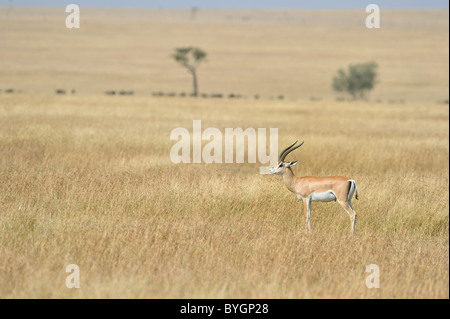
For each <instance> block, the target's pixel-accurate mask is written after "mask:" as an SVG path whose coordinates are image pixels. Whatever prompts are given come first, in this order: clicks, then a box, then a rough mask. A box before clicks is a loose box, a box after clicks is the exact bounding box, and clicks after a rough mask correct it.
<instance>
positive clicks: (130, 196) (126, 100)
mask: <svg viewBox="0 0 450 319" xmlns="http://www.w3.org/2000/svg"><path fill="white" fill-rule="evenodd" d="M63 9H64V8H63ZM63 9H61V10H60V11H61V12H62V15H61V13H59V11H58V10H56V9H30V8H21V9H19V8H12V9H11V8H0V15H1V17H2V18H1V19H0V40H1V42H0V43H1V44H0V57H1V59H0V75H1V77H0V88H1V89H2V91H1V92H0V297H1V298H449V109H448V104H445V103H443V102H442V101H444V100H448V85H449V81H448V11H398V12H397V11H395V12H394V11H393V12H386V14H385V15H384V17H385V20H382V23H384V24H382V28H381V29H379V30H371V31H370V32H372V31H374V33H370V32H369V31H368V30H367V29H366V28H365V27H364V25H363V24H362V25H360V23H364V19H365V14H364V12H363V14H362V16H360V13H358V12H354V11H342V12H341V11H335V12H333V11H326V12H325V11H324V12H302V11H300V12H296V11H292V12H291V11H274V12H270V11H256V12H254V11H209V12H203V11H202V10H200V12H199V13H198V16H197V17H196V19H195V20H190V15H189V11H183V10H174V11H165V10H140V11H137V10H122V11H115V10H106V11H101V10H100V9H91V10H86V13H83V12H82V25H81V28H80V29H79V30H67V29H66V28H65V26H64V20H65V13H64V10H63ZM83 14H85V15H86V16H85V20H83ZM60 15H61V16H60ZM382 19H383V18H382ZM383 21H384V22H383ZM377 32H378V33H377ZM184 45H197V46H199V47H201V48H203V49H204V50H205V51H207V53H208V54H209V56H208V62H207V63H205V64H204V65H202V66H201V67H200V69H199V81H200V91H201V92H207V93H214V92H219V93H224V94H228V93H231V92H233V93H238V94H242V95H246V96H247V97H244V98H240V99H230V98H221V99H219V98H215V99H212V98H201V97H199V98H193V97H184V98H183V97H153V96H152V95H151V92H154V91H163V92H169V91H173V92H181V91H185V92H189V90H190V78H189V75H188V74H186V73H185V72H183V70H182V69H181V68H180V67H179V66H177V65H176V63H175V62H174V61H173V60H172V59H171V57H170V54H171V53H172V51H173V48H175V47H179V46H184ZM370 60H375V61H376V62H377V63H378V64H379V65H380V68H379V83H378V84H377V86H376V89H375V90H374V91H373V92H371V94H370V100H369V101H336V95H335V94H334V93H333V92H332V91H331V88H330V83H331V77H332V75H333V74H334V73H335V72H336V69H337V68H339V67H344V66H346V65H347V64H348V63H353V62H365V61H370ZM9 87H11V88H14V90H15V93H6V92H4V90H5V89H6V88H9ZM57 88H63V89H66V90H68V91H70V90H71V89H75V90H76V93H75V94H65V95H56V94H54V90H55V89H57ZM109 89H115V90H119V89H127V90H133V91H134V92H135V94H134V95H132V96H120V95H119V96H118V95H116V96H106V95H104V94H103V92H104V91H105V90H109ZM254 94H259V95H260V99H254V98H253V95H254ZM280 94H282V95H284V99H282V100H280V99H276V98H272V97H275V96H278V95H280ZM312 96H314V99H311V97H312ZM192 120H202V127H203V128H207V127H215V128H218V129H219V130H221V131H222V132H223V131H224V129H225V128H227V127H231V128H237V127H242V128H248V127H252V128H271V127H274V128H278V134H279V149H281V148H283V147H285V146H287V145H288V144H290V143H292V142H293V141H295V140H297V139H300V140H305V144H304V145H303V146H302V147H301V148H300V149H298V150H296V151H295V152H293V153H291V154H290V155H289V156H288V158H287V159H292V160H298V161H299V162H298V164H297V165H296V166H294V167H293V170H294V172H295V174H296V175H297V176H305V175H319V176H325V175H336V174H339V175H346V176H349V177H351V178H353V179H355V180H356V181H357V184H358V193H359V200H353V206H354V208H355V210H356V211H357V212H358V220H357V224H356V236H354V237H350V221H349V218H348V216H347V214H346V213H345V212H344V211H343V210H342V208H341V207H340V206H339V205H338V204H337V203H334V202H332V203H313V208H312V217H311V227H312V233H310V234H307V233H306V232H305V224H304V223H305V221H304V217H303V211H302V206H303V205H302V203H301V202H299V201H298V200H297V199H296V197H295V196H294V195H293V194H292V193H290V192H289V191H288V190H287V189H286V188H285V186H284V185H283V184H282V181H281V179H280V177H278V176H271V175H260V174H258V172H259V166H260V165H259V164H173V163H172V162H171V160H170V156H169V154H170V149H171V147H172V146H173V144H174V143H175V142H174V141H171V140H170V139H169V136H170V132H171V131H172V130H173V129H174V128H176V127H185V128H187V129H188V130H189V131H192ZM68 264H77V265H78V266H79V267H80V273H81V283H80V285H81V288H80V289H67V288H66V285H65V280H66V277H67V275H68V273H66V272H65V270H66V266H67V265H68ZM370 264H376V265H378V266H379V268H380V288H379V289H368V288H367V287H366V284H365V282H366V277H367V276H368V273H366V272H365V270H366V266H367V265H370Z"/></svg>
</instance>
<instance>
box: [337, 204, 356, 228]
mask: <svg viewBox="0 0 450 319" xmlns="http://www.w3.org/2000/svg"><path fill="white" fill-rule="evenodd" d="M338 203H339V204H340V205H341V206H342V208H343V209H344V210H345V211H346V213H347V214H348V216H349V217H350V223H351V226H352V236H353V235H354V234H355V224H356V212H355V210H354V209H353V207H352V204H351V202H350V200H348V201H342V200H338Z"/></svg>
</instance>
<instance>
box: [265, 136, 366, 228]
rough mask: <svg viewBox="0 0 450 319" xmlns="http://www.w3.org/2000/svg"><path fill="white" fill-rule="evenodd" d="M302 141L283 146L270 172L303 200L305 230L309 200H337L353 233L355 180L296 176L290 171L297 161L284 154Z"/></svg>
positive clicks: (308, 220)
mask: <svg viewBox="0 0 450 319" xmlns="http://www.w3.org/2000/svg"><path fill="white" fill-rule="evenodd" d="M303 143H304V142H302V143H301V144H299V145H297V146H296V147H293V146H294V145H295V144H297V141H296V142H295V143H294V144H292V145H291V146H289V147H287V148H285V149H284V150H283V151H282V152H281V153H280V157H279V158H278V164H277V165H276V166H274V167H272V168H271V169H270V173H271V174H276V175H281V177H282V179H283V182H284V184H285V185H286V187H287V189H289V190H290V191H291V192H293V193H294V194H295V195H297V197H298V199H300V200H303V203H304V212H305V219H306V225H305V226H306V231H311V226H310V219H311V201H320V202H330V201H333V200H334V201H336V200H337V201H338V203H339V204H340V205H341V206H342V208H344V210H345V211H346V212H347V214H348V215H349V216H350V223H351V232H352V235H353V234H354V233H355V223H356V212H355V210H354V209H353V207H352V203H351V200H352V197H353V194H355V193H356V196H355V198H356V199H358V190H357V188H356V182H355V181H354V180H353V179H349V178H347V177H344V176H329V177H313V176H307V177H296V176H295V175H294V173H293V172H292V169H291V166H293V165H295V164H297V161H293V162H285V161H284V159H285V158H286V156H287V155H288V154H289V153H290V152H292V151H294V150H296V149H297V148H299V147H300V146H302V145H303Z"/></svg>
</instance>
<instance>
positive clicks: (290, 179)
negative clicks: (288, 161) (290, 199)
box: [281, 167, 297, 193]
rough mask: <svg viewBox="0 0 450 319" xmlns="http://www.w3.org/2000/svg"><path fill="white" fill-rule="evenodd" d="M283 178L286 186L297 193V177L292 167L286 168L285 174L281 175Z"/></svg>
mask: <svg viewBox="0 0 450 319" xmlns="http://www.w3.org/2000/svg"><path fill="white" fill-rule="evenodd" d="M281 178H283V182H284V184H285V185H286V187H287V188H288V189H289V190H290V191H291V192H293V193H295V182H296V180H297V178H296V177H295V175H294V172H293V171H292V169H291V168H290V167H288V168H287V169H285V170H284V173H283V175H281Z"/></svg>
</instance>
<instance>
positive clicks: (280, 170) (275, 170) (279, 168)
mask: <svg viewBox="0 0 450 319" xmlns="http://www.w3.org/2000/svg"><path fill="white" fill-rule="evenodd" d="M303 143H305V142H302V143H301V144H299V145H297V146H296V147H293V146H294V145H295V144H297V141H295V143H294V144H292V145H291V146H289V147H286V148H285V149H284V150H283V151H282V152H281V153H280V157H279V158H278V163H277V165H275V166H274V167H271V168H270V170H269V172H270V174H275V175H283V174H284V172H285V170H286V169H287V168H288V167H290V166H294V165H295V164H297V161H293V162H285V161H284V159H285V157H286V156H287V155H288V154H289V153H290V152H292V151H293V150H296V149H297V148H299V147H300V146H302V145H303Z"/></svg>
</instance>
